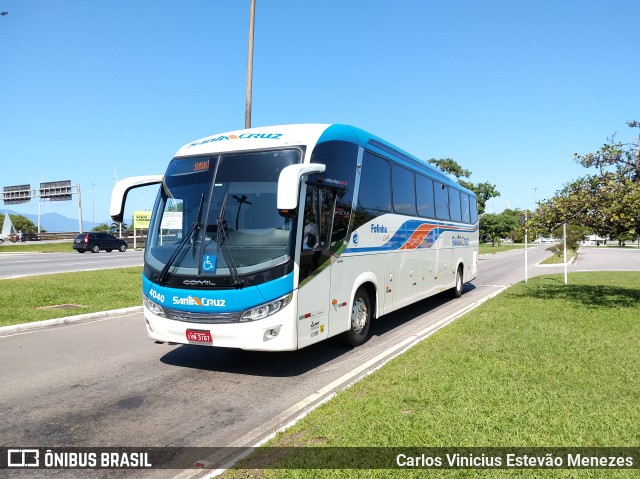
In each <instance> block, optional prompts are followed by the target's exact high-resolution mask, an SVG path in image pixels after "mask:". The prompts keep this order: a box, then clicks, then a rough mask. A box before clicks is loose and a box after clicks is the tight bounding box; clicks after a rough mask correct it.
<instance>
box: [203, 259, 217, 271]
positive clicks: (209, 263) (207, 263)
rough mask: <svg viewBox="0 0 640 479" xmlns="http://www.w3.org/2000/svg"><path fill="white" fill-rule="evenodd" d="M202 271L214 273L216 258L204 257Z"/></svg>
mask: <svg viewBox="0 0 640 479" xmlns="http://www.w3.org/2000/svg"><path fill="white" fill-rule="evenodd" d="M202 270H203V271H215V270H216V257H215V256H211V255H204V257H203V259H202Z"/></svg>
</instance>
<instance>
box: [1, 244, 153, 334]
mask: <svg viewBox="0 0 640 479" xmlns="http://www.w3.org/2000/svg"><path fill="white" fill-rule="evenodd" d="M89 254H91V253H89ZM141 275H142V267H141V266H139V267H132V268H118V269H105V270H98V271H84V272H78V273H61V274H51V275H42V276H31V277H26V278H16V279H5V280H2V281H0V326H7V325H10V324H20V323H29V322H32V321H40V320H43V319H53V318H61V317H63V316H72V315H76V314H84V313H94V312H97V311H108V310H110V309H118V308H127V307H130V306H139V305H141V304H142V300H141V296H140V291H141V287H142V286H141ZM61 304H75V305H80V307H78V308H73V309H38V308H40V307H43V306H54V305H61Z"/></svg>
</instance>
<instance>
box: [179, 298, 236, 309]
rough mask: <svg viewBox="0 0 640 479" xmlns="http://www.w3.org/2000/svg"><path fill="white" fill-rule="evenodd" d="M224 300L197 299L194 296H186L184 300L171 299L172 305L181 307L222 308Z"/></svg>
mask: <svg viewBox="0 0 640 479" xmlns="http://www.w3.org/2000/svg"><path fill="white" fill-rule="evenodd" d="M225 303H226V300H224V299H209V298H202V299H200V298H198V297H196V296H187V297H186V298H179V297H178V296H174V297H173V304H180V305H182V306H218V307H219V308H224V307H225V306H226V304H225Z"/></svg>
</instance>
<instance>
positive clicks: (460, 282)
mask: <svg viewBox="0 0 640 479" xmlns="http://www.w3.org/2000/svg"><path fill="white" fill-rule="evenodd" d="M463 288H464V276H463V269H462V265H460V266H458V271H456V284H455V286H454V287H453V288H452V289H451V296H453V297H454V298H459V297H460V296H462V289H463Z"/></svg>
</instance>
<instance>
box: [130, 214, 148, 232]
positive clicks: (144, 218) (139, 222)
mask: <svg viewBox="0 0 640 479" xmlns="http://www.w3.org/2000/svg"><path fill="white" fill-rule="evenodd" d="M149 223H151V211H134V212H133V227H134V228H136V229H141V230H147V229H149Z"/></svg>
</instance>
